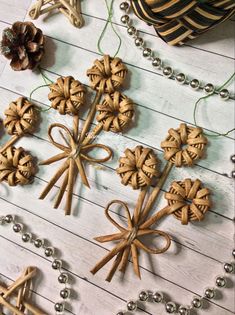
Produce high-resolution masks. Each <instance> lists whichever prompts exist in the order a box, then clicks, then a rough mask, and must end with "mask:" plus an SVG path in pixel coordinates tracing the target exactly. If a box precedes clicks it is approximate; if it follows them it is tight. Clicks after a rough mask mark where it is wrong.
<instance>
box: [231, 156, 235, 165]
mask: <svg viewBox="0 0 235 315" xmlns="http://www.w3.org/2000/svg"><path fill="white" fill-rule="evenodd" d="M231 161H232V162H233V163H235V154H233V155H232V156H231Z"/></svg>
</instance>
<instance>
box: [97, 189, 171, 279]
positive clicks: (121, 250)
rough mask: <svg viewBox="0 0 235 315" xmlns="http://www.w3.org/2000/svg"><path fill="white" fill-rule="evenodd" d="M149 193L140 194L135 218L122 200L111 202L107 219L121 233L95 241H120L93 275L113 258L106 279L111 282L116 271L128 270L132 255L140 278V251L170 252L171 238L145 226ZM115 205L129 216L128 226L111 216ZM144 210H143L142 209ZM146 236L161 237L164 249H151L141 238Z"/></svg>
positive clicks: (147, 225) (107, 208)
mask: <svg viewBox="0 0 235 315" xmlns="http://www.w3.org/2000/svg"><path fill="white" fill-rule="evenodd" d="M146 193H147V189H143V190H142V191H141V192H140V195H139V199H138V201H137V204H136V207H135V210H134V214H133V217H131V214H130V210H129V208H128V206H127V204H126V203H125V202H123V201H120V200H113V201H111V202H110V203H109V204H108V205H107V207H106V209H105V215H106V217H107V219H108V220H109V221H110V222H111V223H112V224H113V225H114V226H115V227H116V228H117V229H118V230H119V231H120V232H119V233H115V234H111V235H106V236H100V237H96V238H95V240H96V241H98V242H100V243H104V242H111V241H118V243H117V245H116V246H115V247H114V248H113V249H112V250H111V251H110V252H109V253H108V254H107V255H106V256H105V257H104V258H103V259H101V261H100V262H98V263H97V264H96V266H95V267H94V268H93V269H92V270H91V273H92V274H95V273H96V272H98V271H99V270H100V269H101V268H102V267H103V266H105V265H106V264H107V263H108V262H109V261H110V260H111V259H112V258H114V257H115V256H116V258H115V261H114V263H113V266H112V268H111V270H110V272H109V274H108V277H107V278H106V280H107V281H111V280H112V278H113V276H114V274H115V272H116V270H117V269H118V268H119V270H120V271H122V272H123V273H124V272H125V270H126V267H127V264H128V259H129V255H131V257H132V260H133V268H134V272H135V274H136V275H137V276H138V277H139V278H140V277H141V275H140V268H139V258H138V256H139V250H141V249H142V250H144V251H145V252H147V253H149V254H162V253H164V252H165V251H167V250H168V248H169V247H170V244H171V239H170V236H169V235H168V234H167V233H165V232H163V231H159V230H154V229H151V225H152V224H153V223H152V222H151V224H143V223H141V221H142V219H143V218H142V214H144V213H145V211H144V207H143V202H144V199H145V196H146ZM113 204H118V205H121V206H122V207H123V208H124V210H125V213H126V215H127V226H126V227H123V226H121V225H120V224H118V223H117V222H116V221H115V220H114V219H113V218H112V217H111V216H110V214H109V211H110V207H111V206H112V205H113ZM142 208H143V209H142ZM145 235H155V236H156V235H157V236H161V237H163V238H164V239H165V241H166V244H165V246H163V247H162V248H157V247H156V248H151V247H148V246H146V245H144V244H143V243H142V242H141V241H140V238H141V237H142V236H145Z"/></svg>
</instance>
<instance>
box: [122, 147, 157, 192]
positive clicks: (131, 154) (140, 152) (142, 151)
mask: <svg viewBox="0 0 235 315" xmlns="http://www.w3.org/2000/svg"><path fill="white" fill-rule="evenodd" d="M124 153H125V157H121V158H120V159H119V167H118V168H117V170H116V171H117V173H118V174H119V175H120V176H121V178H122V184H124V185H131V186H132V188H133V189H139V188H141V187H145V186H149V185H151V183H152V180H153V178H154V177H156V176H158V175H159V171H158V161H157V158H156V157H155V155H154V154H153V151H152V149H149V148H143V147H142V146H137V147H136V148H135V149H134V150H130V149H126V150H125V152H124Z"/></svg>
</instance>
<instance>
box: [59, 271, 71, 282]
mask: <svg viewBox="0 0 235 315" xmlns="http://www.w3.org/2000/svg"><path fill="white" fill-rule="evenodd" d="M68 280H69V277H68V275H67V273H64V272H62V273H61V274H60V275H59V277H58V281H59V283H67V282H68Z"/></svg>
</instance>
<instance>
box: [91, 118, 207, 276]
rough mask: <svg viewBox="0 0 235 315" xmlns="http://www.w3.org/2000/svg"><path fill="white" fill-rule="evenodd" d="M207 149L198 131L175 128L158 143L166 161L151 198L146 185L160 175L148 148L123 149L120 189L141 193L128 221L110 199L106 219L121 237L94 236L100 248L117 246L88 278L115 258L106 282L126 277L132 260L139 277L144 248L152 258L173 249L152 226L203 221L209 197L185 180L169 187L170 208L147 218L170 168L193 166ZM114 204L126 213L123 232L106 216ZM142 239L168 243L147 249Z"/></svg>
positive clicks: (167, 207) (128, 216)
mask: <svg viewBox="0 0 235 315" xmlns="http://www.w3.org/2000/svg"><path fill="white" fill-rule="evenodd" d="M205 144H206V138H205V137H204V136H203V135H202V130H201V129H200V128H195V127H190V126H187V125H185V124H181V125H180V127H179V128H178V129H172V128H171V129H170V130H169V135H168V136H167V138H166V140H165V141H163V142H162V144H161V145H162V147H163V148H164V150H165V154H164V157H165V159H166V160H168V162H167V164H166V165H165V167H164V170H163V172H162V175H161V177H160V179H159V180H158V182H157V185H156V186H155V187H154V188H153V189H152V191H151V192H150V193H149V195H148V191H149V190H150V189H149V187H150V185H152V184H153V181H152V180H153V178H154V177H156V176H158V174H159V173H158V170H157V159H156V157H155V156H154V154H153V152H152V150H151V149H147V148H143V147H140V146H138V147H136V148H135V149H134V150H129V149H127V150H126V151H125V157H122V158H120V160H119V162H120V164H119V168H118V169H117V173H118V174H119V175H120V176H121V178H122V183H123V184H124V185H127V184H128V185H130V186H132V188H133V189H141V191H140V194H139V198H138V201H137V203H136V206H135V208H134V211H133V215H132V216H131V213H130V210H129V208H128V205H127V204H126V203H125V202H123V201H120V200H113V201H111V202H110V203H109V204H108V205H107V207H106V209H105V215H106V217H107V219H108V220H109V221H110V222H111V223H112V224H113V225H114V226H115V227H117V228H118V230H119V231H120V232H119V233H115V234H111V235H106V236H100V237H96V238H95V240H96V241H98V242H100V243H104V242H111V241H116V242H117V241H118V243H117V244H116V245H115V246H114V248H113V249H112V250H111V251H110V252H109V253H108V254H107V255H106V256H105V257H104V258H103V259H101V260H100V261H99V262H98V263H97V264H96V266H95V267H94V268H93V269H92V270H91V273H93V274H95V273H96V272H98V271H99V270H100V269H101V268H102V267H103V266H104V265H106V264H107V263H108V262H109V261H110V260H112V259H113V258H114V257H115V260H114V263H113V265H112V267H111V270H110V272H109V274H108V276H107V278H106V280H107V281H111V280H112V278H113V276H114V274H115V272H116V270H117V269H119V270H120V271H121V272H123V273H125V270H126V267H127V264H128V262H129V256H130V255H131V258H132V261H133V268H134V272H135V274H136V275H137V276H138V277H139V278H140V268H139V258H138V256H139V250H141V249H142V250H144V251H145V252H147V253H150V254H161V253H164V252H165V251H167V250H168V248H169V246H170V244H171V239H170V236H169V235H168V234H167V233H166V232H164V231H159V230H155V229H154V228H153V225H154V224H155V223H156V222H158V221H159V220H160V219H161V218H163V217H164V216H167V215H170V214H174V216H175V217H176V218H177V219H178V220H180V221H181V223H182V224H184V225H185V224H188V222H189V221H196V220H197V221H201V220H202V219H203V218H204V215H205V213H206V212H207V211H208V210H209V208H210V206H211V202H210V199H209V194H210V192H209V190H208V189H207V188H203V187H202V184H201V182H200V180H198V179H197V180H195V181H192V180H191V179H185V180H183V181H180V182H176V181H175V182H173V183H172V184H171V188H170V190H169V192H168V193H166V194H165V198H166V199H167V201H168V205H167V206H166V207H164V208H163V209H162V210H160V211H158V212H156V214H153V215H152V216H150V217H149V214H150V211H151V210H152V208H153V205H154V203H155V201H156V200H157V197H158V195H159V192H160V189H161V188H162V186H163V185H164V183H165V181H166V178H167V177H168V175H169V172H170V170H171V168H172V166H173V165H174V164H175V165H176V166H178V167H179V166H183V165H188V166H191V165H192V164H193V163H194V161H196V160H197V159H199V158H201V157H202V154H203V150H204V147H205ZM185 145H186V147H185V148H184V146H185ZM113 204H118V205H121V206H122V207H123V208H124V209H125V212H126V216H127V227H124V226H121V225H120V224H119V223H117V222H116V221H115V220H114V219H113V218H112V217H111V216H110V214H109V211H110V207H111V206H112V205H113ZM144 235H155V236H156V235H158V236H161V237H163V238H164V239H165V243H166V244H165V246H163V247H162V248H158V247H156V248H150V247H148V246H146V245H144V244H143V243H142V241H141V237H143V236H144Z"/></svg>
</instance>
